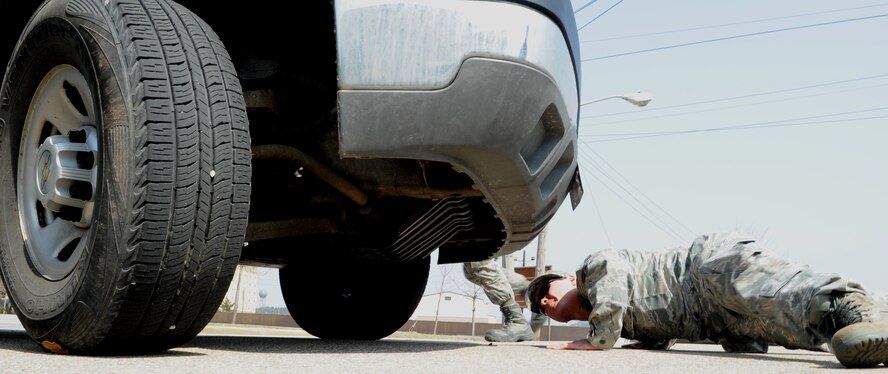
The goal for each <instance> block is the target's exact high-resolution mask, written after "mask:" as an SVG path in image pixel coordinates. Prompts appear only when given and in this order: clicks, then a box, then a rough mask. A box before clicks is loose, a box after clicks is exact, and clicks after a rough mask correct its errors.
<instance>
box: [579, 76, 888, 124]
mask: <svg viewBox="0 0 888 374" xmlns="http://www.w3.org/2000/svg"><path fill="white" fill-rule="evenodd" d="M885 86H888V83H884V84H876V85H872V86H866V87H853V88H846V89H843V90H836V91H829V92H821V93H817V94H811V95H803V96H793V97H788V98H783V99H780V100H768V101H759V102H755V103H747V104H739V105H731V106H722V107H718V108H710V109H703V110H695V111H690V112H679V113H671V114H664V115H658V116H649V117H642V118H632V119H624V120H619V121H610V122H596V123H593V124H585V125H583V127H584V128H585V127H599V126H607V125H615V124H620V123H626V122H633V123H638V122H641V121H647V120H652V119H661V118H669V117H681V116H686V115H691V114H699V113H706V112H717V111H721V110H728V109H736V108H744V107H750V106H756V105H765V104H774V103H782V102H786V101H793V100H801V99H807V98H812V97H817V96H827V95H834V94H838V93H844V92H850V91H861V90H867V89H870V88H877V87H885ZM580 118H581V119H582V118H587V117H580Z"/></svg>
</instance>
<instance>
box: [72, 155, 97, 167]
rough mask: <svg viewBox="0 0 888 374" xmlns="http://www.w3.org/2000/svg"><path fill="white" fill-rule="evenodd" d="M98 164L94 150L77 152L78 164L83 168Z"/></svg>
mask: <svg viewBox="0 0 888 374" xmlns="http://www.w3.org/2000/svg"><path fill="white" fill-rule="evenodd" d="M95 165H96V154H95V153H93V151H86V152H83V151H81V152H77V166H79V167H80V168H81V169H92V168H93V166H95Z"/></svg>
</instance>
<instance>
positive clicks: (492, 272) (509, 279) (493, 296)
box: [463, 259, 530, 306]
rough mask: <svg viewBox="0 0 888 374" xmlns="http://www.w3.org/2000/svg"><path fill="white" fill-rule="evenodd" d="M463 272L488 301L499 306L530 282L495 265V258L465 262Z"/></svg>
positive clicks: (525, 287) (521, 291)
mask: <svg viewBox="0 0 888 374" xmlns="http://www.w3.org/2000/svg"><path fill="white" fill-rule="evenodd" d="M463 273H465V275H466V279H468V280H469V282H472V283H474V284H477V285H478V286H480V287H481V289H483V290H484V293H485V294H487V298H488V299H490V302H492V303H494V304H496V305H499V306H502V305H504V304H506V303H507V302H509V301H512V300H515V293H519V294H520V293H523V292H524V290H525V289H527V284H528V283H530V282H529V281H528V280H527V279H525V278H524V277H523V276H521V275H520V274H518V273H516V272H514V271H510V270H506V269H503V268H502V267H500V266H499V265H497V263H496V260H495V259H490V260H484V261H477V262H466V263H464V264H463Z"/></svg>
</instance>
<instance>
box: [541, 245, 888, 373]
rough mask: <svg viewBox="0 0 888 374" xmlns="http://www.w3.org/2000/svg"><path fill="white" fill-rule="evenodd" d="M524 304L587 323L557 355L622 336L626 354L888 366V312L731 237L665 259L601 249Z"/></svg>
mask: <svg viewBox="0 0 888 374" xmlns="http://www.w3.org/2000/svg"><path fill="white" fill-rule="evenodd" d="M525 300H528V302H529V303H530V308H531V310H532V311H534V312H537V313H543V314H545V315H546V316H548V317H549V318H552V319H554V320H556V321H561V322H567V321H572V320H588V321H589V335H588V337H587V338H586V339H582V340H577V341H573V342H570V343H567V344H565V345H561V346H553V347H549V348H553V349H578V350H607V349H610V348H612V347H613V346H614V343H615V342H616V340H617V338H618V337H620V336H622V337H624V338H627V339H634V340H637V342H635V343H632V344H628V345H624V346H623V348H647V349H667V348H669V347H670V346H671V345H672V344H673V343H674V342H675V339H687V340H690V341H700V340H705V339H711V340H713V341H716V342H718V343H719V344H721V345H722V347H723V348H724V349H725V351H727V352H757V353H765V352H767V350H768V344H777V345H781V346H784V347H787V348H790V349H796V348H801V349H808V350H825V349H828V348H830V347H831V351H832V352H833V353H834V354H835V355H836V358H838V360H839V361H840V362H841V363H842V364H844V365H845V366H848V367H872V366H877V365H879V364H880V363H884V364H885V365H886V366H888V306H884V305H879V304H878V303H876V302H875V301H874V300H873V299H872V298H871V297H870V296H868V295H867V293H866V291H864V289H863V287H861V286H860V285H859V284H857V283H855V282H852V281H849V280H847V279H845V278H842V277H839V276H837V275H835V274H823V273H817V272H814V271H812V270H810V269H809V268H808V267H807V266H800V265H796V264H793V263H790V262H788V261H785V260H783V259H780V258H777V257H775V256H773V255H772V254H771V253H769V252H768V251H767V250H766V249H765V248H763V247H762V246H760V245H758V244H757V243H756V242H755V241H754V240H753V239H752V238H750V237H748V236H744V235H740V234H736V233H722V234H714V235H704V236H701V237H699V238H697V240H696V241H694V243H693V244H692V245H691V246H690V248H676V249H672V250H669V251H664V252H639V251H631V250H620V251H615V250H605V251H601V252H598V253H595V254H593V255H591V256H589V257H588V258H586V260H585V262H584V263H583V265H582V266H581V267H580V268H579V269H578V270H577V272H576V276H573V275H568V274H557V273H550V274H544V275H541V276H539V277H537V278H536V279H534V280H533V281H531V283H530V285H529V286H528V288H527V291H526V293H525Z"/></svg>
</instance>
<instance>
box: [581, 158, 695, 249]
mask: <svg viewBox="0 0 888 374" xmlns="http://www.w3.org/2000/svg"><path fill="white" fill-rule="evenodd" d="M579 166H580V168H581V169H583V170H585V171H586V174H588V175H590V176H592V178H595V179H596V180H598V181H599V182H601V185H602V186H604V187H605V188H607V189H608V190H610V191H611V192H612V193H613V194H614V195H616V196H617V197H618V198H619V199H620V200H622V201H623V203H625V204H626V206H628V207H629V208H631V209H632V210H634V211H635V212H636V213H638V215H640V216H641V217H642V218H644V219H645V220H647V221H648V222H650V223H651V224H652V225H654V227H656V228H658V229H660V231H662V232H663V233H665V234H666V235H668V236H670V237H672V238H673V239H675V240H676V241H677V242H679V243H681V242H682V240H681V238H679V237H677V236H675V234H673V233H670V232H669V231H667V230H666V229H664V228H663V227H661V226H660V225H658V224H657V223H656V222H654V221H652V220H651V219H650V218H649V217H648V216H646V215H645V214H644V213H642V212H641V211H639V210H638V209H637V208H635V207H634V206H632V204H630V203H629V202H628V201H626V199H625V198H623V196H621V195H620V194H618V193H617V192H616V191H614V190H613V189H612V188H610V186H608V185H607V184H605V183H604V181H602V180H601V178H599V177H598V176H597V175H595V173H593V172H591V171H589V169H588V168H586V167H585V166H583V164H579Z"/></svg>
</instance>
